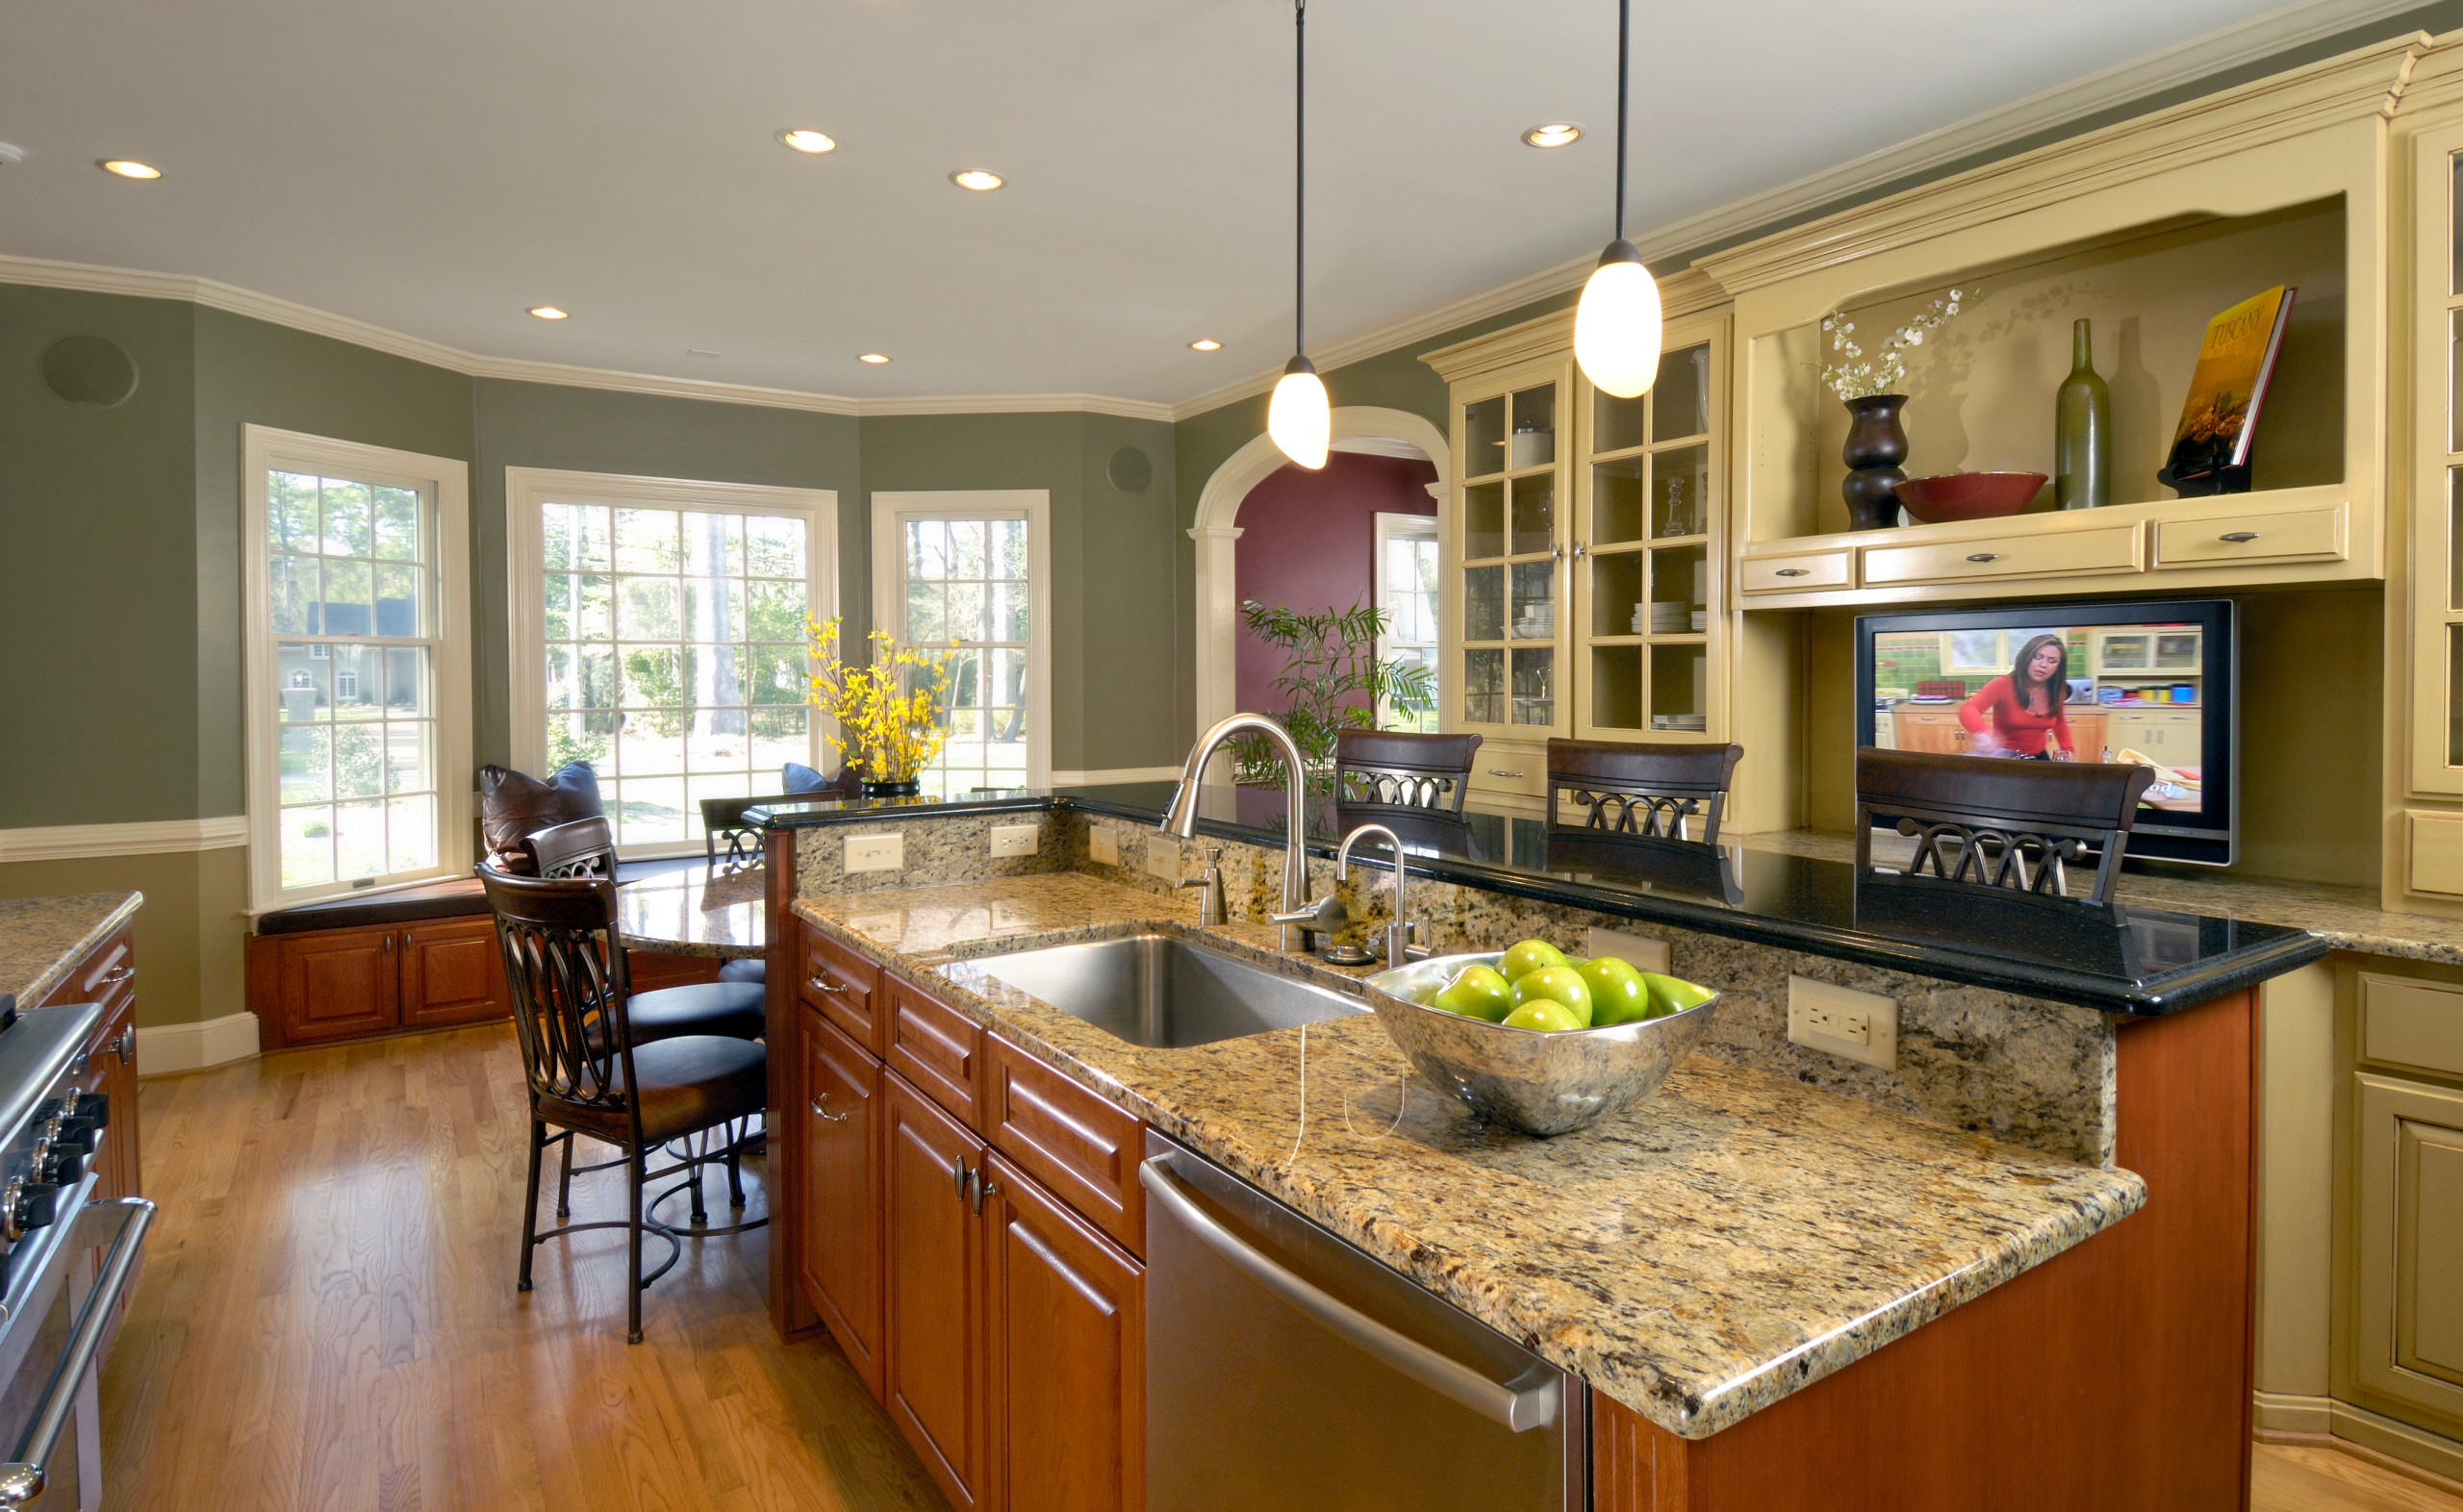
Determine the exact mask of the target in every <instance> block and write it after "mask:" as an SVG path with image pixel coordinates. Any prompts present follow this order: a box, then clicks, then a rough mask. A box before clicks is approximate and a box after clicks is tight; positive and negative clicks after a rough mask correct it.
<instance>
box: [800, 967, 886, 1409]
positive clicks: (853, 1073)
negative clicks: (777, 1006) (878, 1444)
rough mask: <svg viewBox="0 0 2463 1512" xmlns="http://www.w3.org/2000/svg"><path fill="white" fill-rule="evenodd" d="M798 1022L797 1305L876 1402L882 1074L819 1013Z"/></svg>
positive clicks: (811, 1011)
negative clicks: (812, 1316)
mask: <svg viewBox="0 0 2463 1512" xmlns="http://www.w3.org/2000/svg"><path fill="white" fill-rule="evenodd" d="M797 1012H798V1013H799V1014H800V1016H801V1018H802V1021H803V1047H804V1055H803V1076H804V1079H803V1087H802V1097H803V1101H804V1111H803V1114H802V1119H803V1131H804V1132H803V1187H804V1191H803V1197H804V1203H803V1217H802V1225H803V1226H802V1229H801V1231H800V1233H799V1234H798V1235H797V1255H798V1265H799V1268H800V1273H801V1276H802V1280H803V1289H804V1298H805V1300H807V1301H809V1302H811V1303H812V1307H813V1311H815V1312H817V1313H819V1314H821V1321H822V1322H823V1323H826V1324H828V1325H829V1331H830V1333H831V1334H833V1335H834V1336H836V1338H837V1340H838V1347H839V1348H842V1349H844V1350H846V1351H847V1358H848V1359H849V1360H850V1361H851V1362H852V1363H853V1365H854V1367H855V1373H857V1374H858V1375H861V1376H862V1377H863V1378H864V1385H865V1386H866V1387H867V1388H869V1389H870V1390H871V1392H872V1394H873V1396H874V1397H875V1399H878V1398H879V1397H880V1395H881V1384H882V1383H881V1067H880V1063H879V1062H878V1061H876V1060H874V1059H873V1058H872V1057H871V1056H870V1055H868V1054H866V1053H864V1047H863V1046H860V1045H857V1044H856V1043H855V1042H854V1041H853V1040H851V1039H849V1038H848V1037H847V1036H846V1035H845V1034H843V1033H841V1032H840V1031H839V1029H838V1027H837V1026H836V1025H835V1024H832V1023H830V1022H829V1021H827V1020H825V1019H824V1018H823V1017H822V1016H821V1012H820V1010H818V1009H816V1008H813V1007H810V1006H808V1005H800V1006H799V1007H798V1009H797Z"/></svg>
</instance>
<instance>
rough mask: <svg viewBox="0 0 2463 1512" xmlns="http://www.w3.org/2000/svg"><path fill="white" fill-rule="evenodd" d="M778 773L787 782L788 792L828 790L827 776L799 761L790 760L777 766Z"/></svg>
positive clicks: (823, 791) (819, 791) (821, 791)
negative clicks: (779, 766)
mask: <svg viewBox="0 0 2463 1512" xmlns="http://www.w3.org/2000/svg"><path fill="white" fill-rule="evenodd" d="M778 775H779V777H780V778H781V779H782V780H783V781H785V783H786V784H787V791H788V792H789V793H825V792H827V791H828V790H829V779H828V778H827V777H825V776H823V775H822V774H821V773H819V772H817V771H815V770H813V769H811V768H810V767H807V766H805V765H804V764H803V763H802V762H800V761H791V762H789V763H787V765H785V766H784V767H781V768H779V769H778Z"/></svg>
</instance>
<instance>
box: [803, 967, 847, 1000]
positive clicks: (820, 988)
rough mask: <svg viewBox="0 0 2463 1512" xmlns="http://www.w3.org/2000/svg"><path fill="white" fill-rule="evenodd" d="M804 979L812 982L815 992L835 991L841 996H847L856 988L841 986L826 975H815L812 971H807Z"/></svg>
mask: <svg viewBox="0 0 2463 1512" xmlns="http://www.w3.org/2000/svg"><path fill="white" fill-rule="evenodd" d="M804 980H805V981H807V982H810V983H811V984H812V990H813V991H814V992H817V993H835V994H837V995H839V996H841V997H844V996H846V995H848V994H849V993H851V992H853V991H854V990H855V989H853V988H851V987H841V986H839V985H838V984H837V983H836V982H833V981H831V980H830V979H829V978H827V977H825V976H815V975H813V974H812V973H810V972H806V973H805V974H804Z"/></svg>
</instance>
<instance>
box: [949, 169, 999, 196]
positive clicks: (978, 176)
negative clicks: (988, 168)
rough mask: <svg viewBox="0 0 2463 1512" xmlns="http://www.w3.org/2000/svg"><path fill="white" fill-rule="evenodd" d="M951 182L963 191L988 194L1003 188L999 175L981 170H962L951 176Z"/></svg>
mask: <svg viewBox="0 0 2463 1512" xmlns="http://www.w3.org/2000/svg"><path fill="white" fill-rule="evenodd" d="M950 182H951V183H952V184H954V185H956V186H957V187H958V188H960V189H974V190H975V191H977V192H978V193H988V192H990V191H991V190H993V189H999V188H1000V187H1001V184H1002V178H1001V175H1000V174H998V173H987V172H985V171H984V170H983V169H981V168H960V169H959V170H958V171H957V172H955V173H952V174H951V175H950Z"/></svg>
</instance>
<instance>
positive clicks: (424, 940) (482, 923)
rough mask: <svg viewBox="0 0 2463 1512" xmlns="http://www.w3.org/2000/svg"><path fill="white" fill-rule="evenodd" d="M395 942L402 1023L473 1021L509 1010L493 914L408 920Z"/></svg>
mask: <svg viewBox="0 0 2463 1512" xmlns="http://www.w3.org/2000/svg"><path fill="white" fill-rule="evenodd" d="M399 948H400V950H401V956H402V983H401V993H402V999H401V1001H402V1026H403V1027H404V1028H406V1029H423V1028H432V1027H436V1026H440V1025H444V1024H448V1023H476V1022H478V1021H482V1020H487V1019H501V1018H503V1017H504V1016H505V1015H506V1014H507V1013H509V1012H511V1011H512V1007H511V998H510V996H509V995H508V994H507V992H506V989H505V980H504V957H503V955H502V954H500V953H499V952H498V951H497V949H496V926H495V920H490V919H448V920H437V921H435V922H433V923H425V924H412V925H410V926H409V927H407V928H405V929H404V930H403V931H402V939H401V945H400V946H399Z"/></svg>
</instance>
